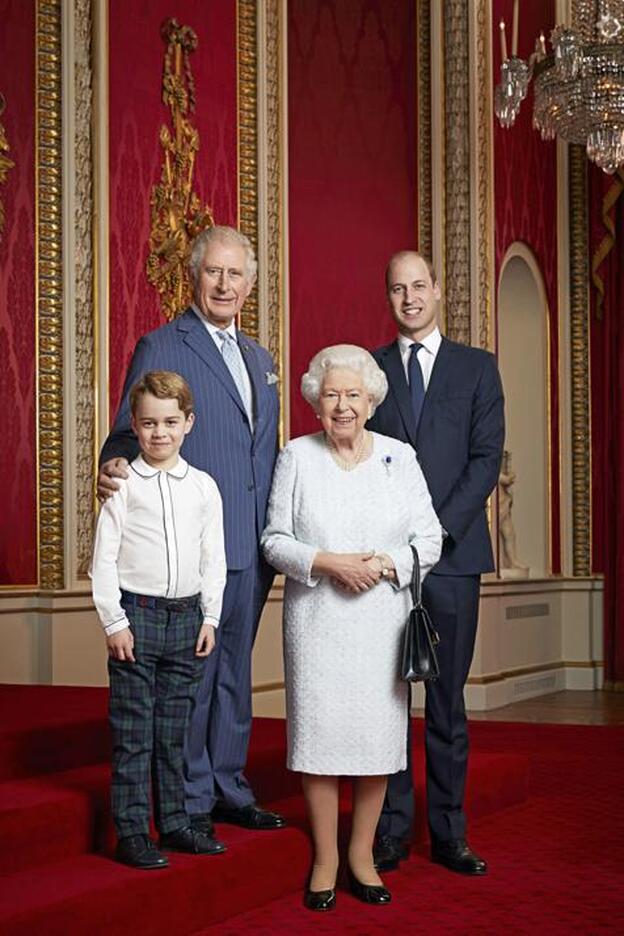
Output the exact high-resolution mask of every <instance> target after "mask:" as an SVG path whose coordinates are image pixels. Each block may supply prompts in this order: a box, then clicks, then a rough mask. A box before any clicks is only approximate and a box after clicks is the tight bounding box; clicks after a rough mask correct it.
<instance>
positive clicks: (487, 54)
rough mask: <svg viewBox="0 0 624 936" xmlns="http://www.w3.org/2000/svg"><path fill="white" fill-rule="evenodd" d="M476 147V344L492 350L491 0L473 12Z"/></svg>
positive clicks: (478, 3)
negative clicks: (474, 16)
mask: <svg viewBox="0 0 624 936" xmlns="http://www.w3.org/2000/svg"><path fill="white" fill-rule="evenodd" d="M475 26H476V37H475V38H476V55H475V71H476V83H477V88H476V91H477V93H476V98H473V100H474V101H475V110H476V113H475V122H476V146H475V147H474V151H473V158H474V160H475V163H476V165H475V174H476V217H475V234H476V237H477V245H476V248H477V250H476V263H477V269H476V271H475V272H476V278H475V282H476V291H477V295H476V296H475V297H474V305H475V312H476V315H477V333H478V344H479V347H480V348H485V349H486V350H489V351H493V350H494V335H493V332H494V329H493V328H492V284H493V282H494V257H493V254H494V250H493V244H492V239H493V231H494V220H493V209H492V192H491V186H492V179H493V176H494V167H493V159H492V76H491V71H490V69H491V32H492V30H491V17H490V0H478V2H477V9H476V24H475Z"/></svg>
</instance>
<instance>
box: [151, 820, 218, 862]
mask: <svg viewBox="0 0 624 936" xmlns="http://www.w3.org/2000/svg"><path fill="white" fill-rule="evenodd" d="M160 847H161V848H166V849H167V851H177V852H188V853H189V854H191V855H220V854H221V853H222V852H224V851H225V845H224V844H223V842H218V841H217V839H215V838H212V836H211V835H206V834H205V833H204V832H198V831H197V829H193V828H192V827H191V826H183V827H182V828H181V829H174V831H173V832H164V833H163V834H162V835H161V836H160Z"/></svg>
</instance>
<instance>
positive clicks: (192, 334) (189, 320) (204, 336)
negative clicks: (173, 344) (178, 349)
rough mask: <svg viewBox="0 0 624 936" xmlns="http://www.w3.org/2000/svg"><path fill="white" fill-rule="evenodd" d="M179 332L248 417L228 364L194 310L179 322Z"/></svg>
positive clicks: (189, 311)
mask: <svg viewBox="0 0 624 936" xmlns="http://www.w3.org/2000/svg"><path fill="white" fill-rule="evenodd" d="M177 323H178V331H179V332H180V333H181V334H182V340H183V341H184V343H185V344H186V345H188V347H189V348H191V349H192V350H193V351H194V352H195V354H197V355H198V356H199V357H200V358H201V359H202V361H203V362H204V364H207V365H208V367H209V368H210V370H211V371H212V373H213V374H214V376H215V377H216V378H217V380H219V381H220V382H221V383H222V384H223V387H224V388H225V389H226V390H227V392H228V393H229V394H230V396H231V397H232V399H233V400H234V402H235V403H236V405H237V406H238V408H239V409H240V411H241V412H242V413H243V414H244V415H247V414H246V412H245V407H244V405H243V401H242V400H241V398H240V394H239V392H238V390H237V388H236V384H235V383H234V380H233V378H232V375H231V374H230V372H229V370H228V367H227V364H226V363H225V361H224V360H223V357H222V355H221V354H219V350H218V348H217V346H216V344H215V343H214V340H213V338H212V336H211V335H209V334H208V330H207V329H206V327H205V325H203V324H202V322H200V320H199V318H198V316H197V315H196V313H195V312H194V311H193V309H187V311H186V312H185V313H184V315H181V316H180V318H179V319H178V320H177Z"/></svg>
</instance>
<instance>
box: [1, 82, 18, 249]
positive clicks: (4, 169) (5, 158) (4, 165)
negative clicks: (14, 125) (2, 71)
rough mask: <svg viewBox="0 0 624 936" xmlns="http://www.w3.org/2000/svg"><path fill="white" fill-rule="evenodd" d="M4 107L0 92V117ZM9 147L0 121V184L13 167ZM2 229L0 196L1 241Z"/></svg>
mask: <svg viewBox="0 0 624 936" xmlns="http://www.w3.org/2000/svg"><path fill="white" fill-rule="evenodd" d="M5 108H6V101H5V99H4V95H3V94H0V117H2V115H3V113H4V111H5ZM10 151H11V147H10V145H9V141H8V139H7V135H6V131H5V129H4V127H3V126H2V124H1V123H0V185H2V184H3V183H4V182H6V180H7V175H8V173H9V169H13V167H14V166H15V163H14V162H13V160H12V159H10V158H9V153H10ZM3 230H4V205H3V204H2V199H1V198H0V241H2V232H3Z"/></svg>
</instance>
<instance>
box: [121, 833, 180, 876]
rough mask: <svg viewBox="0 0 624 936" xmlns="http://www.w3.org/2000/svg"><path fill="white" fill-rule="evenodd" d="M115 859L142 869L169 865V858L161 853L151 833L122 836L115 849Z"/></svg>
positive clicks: (153, 868)
mask: <svg viewBox="0 0 624 936" xmlns="http://www.w3.org/2000/svg"><path fill="white" fill-rule="evenodd" d="M115 861H120V862H121V863H122V864H125V865H129V866H130V867H131V868H139V870H141V871H155V870H156V869H157V868H168V867H169V860H168V858H167V857H166V855H161V853H160V852H159V851H158V849H157V848H156V846H155V845H154V843H153V842H152V840H151V838H150V837H149V835H125V836H124V837H123V838H120V839H119V841H118V842H117V848H116V849H115Z"/></svg>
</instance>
